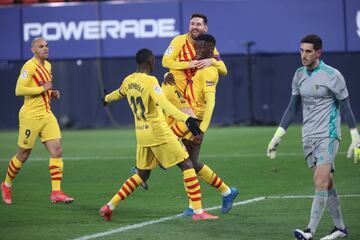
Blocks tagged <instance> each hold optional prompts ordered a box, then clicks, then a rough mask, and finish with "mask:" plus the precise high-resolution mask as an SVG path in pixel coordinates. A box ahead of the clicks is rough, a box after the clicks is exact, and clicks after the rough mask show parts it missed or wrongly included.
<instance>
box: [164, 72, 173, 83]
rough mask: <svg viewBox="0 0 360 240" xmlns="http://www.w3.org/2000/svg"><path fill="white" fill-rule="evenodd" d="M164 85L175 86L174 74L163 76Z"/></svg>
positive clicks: (168, 73)
mask: <svg viewBox="0 0 360 240" xmlns="http://www.w3.org/2000/svg"><path fill="white" fill-rule="evenodd" d="M164 84H165V85H167V84H169V85H175V78H174V74H172V73H170V72H167V73H165V74H164Z"/></svg>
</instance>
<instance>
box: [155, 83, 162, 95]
mask: <svg viewBox="0 0 360 240" xmlns="http://www.w3.org/2000/svg"><path fill="white" fill-rule="evenodd" d="M154 90H155V92H156V93H157V94H162V89H161V87H160V86H159V85H158V86H155V88H154Z"/></svg>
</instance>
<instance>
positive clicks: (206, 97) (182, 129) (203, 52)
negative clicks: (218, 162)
mask: <svg viewBox="0 0 360 240" xmlns="http://www.w3.org/2000/svg"><path fill="white" fill-rule="evenodd" d="M195 46H196V47H195V55H196V59H195V61H202V60H203V59H211V58H212V57H213V53H214V49H215V38H214V37H213V36H211V35H209V34H202V35H199V36H198V37H197V39H196V45H195ZM172 78H173V75H172V74H171V73H169V74H168V75H167V76H166V78H165V82H164V84H163V89H164V92H165V95H166V97H167V98H168V100H169V101H170V102H171V103H175V104H176V105H177V106H179V104H178V103H179V102H185V101H186V102H187V103H188V104H189V105H190V106H191V109H190V110H191V111H190V114H191V113H192V114H194V115H193V116H196V117H197V118H199V119H201V120H202V122H201V123H200V126H199V127H200V130H201V135H200V136H197V137H195V139H194V138H193V136H192V135H191V133H189V132H188V130H187V129H186V126H185V125H184V124H183V123H181V122H178V121H175V119H173V118H171V116H170V117H169V118H168V124H169V125H170V126H171V129H172V130H173V132H174V133H175V134H176V135H177V136H178V137H179V138H182V141H183V143H184V144H185V146H186V148H187V150H188V152H189V154H190V159H191V161H192V162H193V165H194V169H195V171H196V173H197V175H198V176H199V177H200V178H201V179H203V180H204V181H205V182H206V183H207V184H209V185H211V186H213V187H215V188H216V189H217V190H218V191H219V192H220V193H221V195H222V196H223V204H222V208H221V212H222V213H223V214H225V213H228V212H229V211H230V209H231V207H232V204H233V202H234V199H235V198H236V196H237V195H238V190H237V189H236V188H234V187H231V188H229V187H228V186H227V185H226V184H225V183H224V182H223V181H222V179H221V178H220V177H219V176H218V175H217V174H216V173H215V172H214V171H213V170H212V169H211V168H210V167H209V166H207V165H206V164H204V163H202V162H201V161H200V160H199V154H200V147H201V141H202V139H201V137H202V136H203V134H204V133H205V131H206V130H207V129H208V127H209V124H210V121H211V117H212V113H213V110H214V107H215V92H216V85H217V83H218V78H219V76H218V69H217V68H216V67H214V66H209V67H205V68H202V69H199V70H197V71H196V73H195V76H194V77H192V78H191V79H190V80H188V83H189V84H187V85H186V89H185V92H186V93H187V98H186V100H185V99H184V98H183V97H182V94H181V93H180V92H179V91H178V89H177V88H176V86H175V85H172V84H169V82H170V83H171V82H173V81H172V80H173V79H172ZM175 81H176V78H175ZM181 110H182V111H184V109H181ZM185 112H187V113H189V111H187V110H185ZM193 213H194V212H193V207H192V206H191V202H189V208H188V209H186V211H185V212H184V214H185V215H188V216H191V215H193Z"/></svg>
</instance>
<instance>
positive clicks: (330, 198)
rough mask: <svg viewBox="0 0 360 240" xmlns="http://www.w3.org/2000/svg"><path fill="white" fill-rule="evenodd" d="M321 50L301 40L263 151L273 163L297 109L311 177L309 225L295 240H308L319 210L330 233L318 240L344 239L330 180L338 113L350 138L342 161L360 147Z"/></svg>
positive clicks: (339, 85) (343, 91)
mask: <svg viewBox="0 0 360 240" xmlns="http://www.w3.org/2000/svg"><path fill="white" fill-rule="evenodd" d="M321 49H322V40H321V38H320V37H318V36H317V35H308V36H306V37H304V38H303V39H302V40H301V46H300V53H301V60H302V64H303V67H301V68H299V69H297V70H296V72H295V75H294V79H293V82H292V95H291V99H290V103H289V106H288V108H287V109H286V111H285V113H284V116H283V118H282V120H281V123H280V126H279V127H278V129H277V130H276V132H275V135H274V136H273V138H272V140H271V141H270V143H269V146H268V149H267V155H268V157H270V158H271V159H273V158H275V156H276V150H277V147H278V146H279V144H280V140H281V138H282V137H283V136H284V134H285V131H286V129H287V128H288V127H289V125H290V124H291V122H292V119H293V117H294V116H295V115H296V113H297V112H298V109H299V107H300V104H302V109H303V125H302V138H303V140H302V142H303V149H304V155H305V159H306V161H307V164H308V166H309V168H311V169H312V170H313V174H314V185H315V196H314V199H313V203H312V207H311V215H310V222H309V225H308V226H307V228H306V229H305V230H304V231H302V230H300V229H296V230H295V231H294V235H295V237H296V238H297V239H299V240H308V239H313V236H314V234H315V232H316V228H317V227H318V224H319V221H320V219H321V216H322V214H323V212H324V209H325V207H327V208H328V209H329V211H330V215H331V217H332V220H333V223H334V225H335V227H334V229H333V230H332V231H331V232H330V233H329V235H327V236H325V237H323V238H321V239H322V240H330V239H336V238H343V237H346V236H347V235H348V232H347V230H346V227H345V225H344V221H343V217H342V214H341V209H340V200H339V196H338V195H337V192H336V190H335V183H334V179H333V177H332V172H334V170H335V165H334V163H335V157H336V153H337V150H338V146H339V141H340V138H341V135H340V111H339V107H341V109H342V111H343V114H344V117H345V122H346V123H347V125H348V126H349V128H350V132H351V137H352V143H351V145H350V147H349V150H348V154H347V156H348V158H350V157H351V156H352V155H353V153H354V149H355V147H356V145H357V144H359V143H360V137H359V133H358V130H357V129H356V121H355V118H354V115H353V112H352V109H351V107H350V101H349V94H348V91H347V88H346V84H345V80H344V78H343V76H342V75H341V73H340V72H339V71H338V70H337V69H335V68H332V67H330V66H329V65H326V64H325V63H324V62H323V61H322V60H320V57H321V51H322V50H321Z"/></svg>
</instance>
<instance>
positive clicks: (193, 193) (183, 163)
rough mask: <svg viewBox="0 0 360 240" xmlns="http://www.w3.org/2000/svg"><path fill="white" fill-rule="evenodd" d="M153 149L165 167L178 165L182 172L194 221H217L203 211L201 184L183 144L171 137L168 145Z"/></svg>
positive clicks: (214, 217)
mask: <svg viewBox="0 0 360 240" xmlns="http://www.w3.org/2000/svg"><path fill="white" fill-rule="evenodd" d="M152 149H153V152H154V155H155V156H156V159H158V161H159V162H160V164H161V165H162V166H163V167H165V168H169V167H172V166H175V165H178V166H179V167H180V169H181V170H182V173H183V183H184V185H185V188H186V192H187V193H188V194H189V196H190V200H191V204H192V206H193V209H194V212H195V214H194V215H193V219H194V220H206V219H216V218H217V217H216V216H213V215H211V214H208V213H207V212H205V211H203V209H202V204H201V190H200V183H199V181H198V179H197V176H196V173H195V170H194V168H193V166H192V163H191V161H190V160H189V159H188V157H189V154H188V153H187V152H186V148H185V146H184V145H183V143H182V142H181V141H180V140H179V139H177V138H176V137H175V136H174V135H171V138H170V139H169V141H168V142H167V143H165V144H162V145H159V146H157V147H153V148H152Z"/></svg>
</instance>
